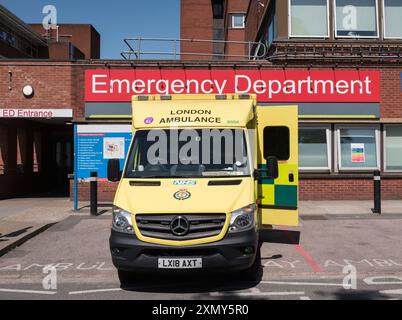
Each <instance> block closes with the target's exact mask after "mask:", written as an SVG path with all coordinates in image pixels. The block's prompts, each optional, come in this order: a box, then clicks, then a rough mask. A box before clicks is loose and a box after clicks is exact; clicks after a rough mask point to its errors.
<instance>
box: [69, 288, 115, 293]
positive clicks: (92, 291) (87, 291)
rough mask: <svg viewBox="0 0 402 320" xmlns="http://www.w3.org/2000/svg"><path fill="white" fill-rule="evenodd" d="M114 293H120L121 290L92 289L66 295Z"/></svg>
mask: <svg viewBox="0 0 402 320" xmlns="http://www.w3.org/2000/svg"><path fill="white" fill-rule="evenodd" d="M114 291H122V289H121V288H111V289H94V290H82V291H70V292H69V293H68V294H86V293H98V292H114Z"/></svg>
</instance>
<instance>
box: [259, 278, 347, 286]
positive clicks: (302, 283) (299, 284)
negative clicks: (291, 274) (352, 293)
mask: <svg viewBox="0 0 402 320" xmlns="http://www.w3.org/2000/svg"><path fill="white" fill-rule="evenodd" d="M260 283H265V284H284V285H291V286H328V287H343V286H344V285H343V284H342V283H326V282H287V281H265V280H263V281H261V282H260Z"/></svg>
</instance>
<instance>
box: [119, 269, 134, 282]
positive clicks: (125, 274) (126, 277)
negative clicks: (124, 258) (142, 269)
mask: <svg viewBox="0 0 402 320" xmlns="http://www.w3.org/2000/svg"><path fill="white" fill-rule="evenodd" d="M117 274H118V276H119V280H120V283H121V284H126V283H129V282H132V281H133V280H135V273H134V272H129V271H124V270H120V269H118V270H117Z"/></svg>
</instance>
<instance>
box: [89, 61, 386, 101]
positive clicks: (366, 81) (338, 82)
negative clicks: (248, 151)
mask: <svg viewBox="0 0 402 320" xmlns="http://www.w3.org/2000/svg"><path fill="white" fill-rule="evenodd" d="M85 81H86V86H85V100H86V101H87V102H130V101H131V97H132V96H133V95H146V94H161V95H168V94H200V93H206V94H225V93H238V94H246V93H255V94H256V95H257V100H258V101H259V102H284V103H289V102H299V103H300V102H322V103H324V102H327V103H329V102H351V103H352V102H380V71H375V70H332V69H331V70H308V69H305V70H287V69H285V70H282V69H281V70H229V69H228V70H222V69H214V70H208V69H206V70H184V69H182V70H178V69H174V70H173V69H131V70H99V69H97V70H87V71H86V72H85Z"/></svg>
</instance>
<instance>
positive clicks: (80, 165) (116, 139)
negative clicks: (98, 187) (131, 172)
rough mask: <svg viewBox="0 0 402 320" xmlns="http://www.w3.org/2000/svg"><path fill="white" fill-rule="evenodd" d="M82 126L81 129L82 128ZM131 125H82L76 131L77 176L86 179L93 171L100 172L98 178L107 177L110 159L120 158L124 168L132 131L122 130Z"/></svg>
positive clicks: (79, 178)
mask: <svg viewBox="0 0 402 320" xmlns="http://www.w3.org/2000/svg"><path fill="white" fill-rule="evenodd" d="M80 128H81V130H80ZM122 128H123V129H124V128H128V129H131V128H130V126H117V128H116V126H113V125H103V126H99V125H93V126H91V125H80V126H79V128H78V130H77V133H76V135H77V136H76V146H75V148H76V149H75V150H76V151H75V152H76V169H77V170H76V174H77V176H76V178H77V179H78V180H85V179H87V178H89V177H90V175H91V172H93V171H95V172H97V173H98V178H100V179H102V178H107V163H108V161H109V159H120V166H121V168H123V166H124V161H125V159H126V156H127V153H128V149H129V146H130V142H131V136H132V133H131V131H129V130H127V131H121V132H117V130H122Z"/></svg>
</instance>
